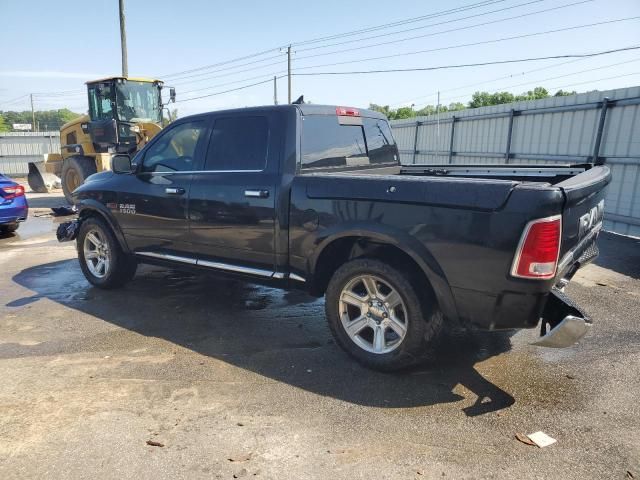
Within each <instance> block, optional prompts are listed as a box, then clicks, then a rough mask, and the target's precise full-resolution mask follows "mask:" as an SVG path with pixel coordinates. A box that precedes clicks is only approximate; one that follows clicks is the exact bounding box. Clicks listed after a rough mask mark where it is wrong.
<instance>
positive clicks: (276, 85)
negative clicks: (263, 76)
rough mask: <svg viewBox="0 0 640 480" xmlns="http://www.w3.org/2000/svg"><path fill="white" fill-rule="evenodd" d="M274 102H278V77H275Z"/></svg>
mask: <svg viewBox="0 0 640 480" xmlns="http://www.w3.org/2000/svg"><path fill="white" fill-rule="evenodd" d="M273 104H274V105H277V104H278V77H276V76H275V75H274V77H273Z"/></svg>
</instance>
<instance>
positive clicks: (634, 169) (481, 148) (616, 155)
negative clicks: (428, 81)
mask: <svg viewBox="0 0 640 480" xmlns="http://www.w3.org/2000/svg"><path fill="white" fill-rule="evenodd" d="M391 126H392V129H393V134H394V137H395V138H396V141H397V142H398V148H399V149H400V157H401V160H402V163H404V164H412V163H417V164H478V163H491V164H508V163H512V164H526V163H552V164H553V163H585V162H592V161H594V159H595V161H597V162H604V163H606V164H607V165H609V166H610V167H611V171H612V175H613V179H612V182H611V185H610V186H609V191H608V193H607V198H606V199H605V214H606V215H605V228H606V229H607V230H610V231H613V232H617V233H621V234H624V235H635V236H640V87H632V88H624V89H618V90H609V91H606V92H591V93H583V94H579V95H572V96H567V97H551V98H546V99H542V100H535V101H528V102H517V103H511V104H505V105H495V106H491V107H482V108H476V109H469V110H461V111H458V112H447V113H442V114H440V115H439V116H436V115H431V116H428V117H418V118H412V119H409V120H394V121H392V122H391Z"/></svg>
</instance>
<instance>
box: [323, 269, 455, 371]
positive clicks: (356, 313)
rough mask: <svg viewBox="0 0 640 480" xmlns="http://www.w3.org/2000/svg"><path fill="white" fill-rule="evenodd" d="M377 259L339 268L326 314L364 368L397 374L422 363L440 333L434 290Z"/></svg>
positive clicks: (342, 342) (337, 335) (336, 334)
mask: <svg viewBox="0 0 640 480" xmlns="http://www.w3.org/2000/svg"><path fill="white" fill-rule="evenodd" d="M415 284H416V283H415V282H412V281H410V279H409V276H408V275H406V274H403V273H401V272H399V271H398V270H396V269H395V268H393V267H391V266H390V265H387V264H386V263H383V262H381V261H378V260H371V259H356V260H352V261H350V262H348V263H346V264H345V265H343V266H342V267H340V268H339V269H338V270H337V271H336V272H335V274H334V275H333V277H332V278H331V281H330V282H329V287H328V288H327V292H326V303H325V308H326V314H327V320H328V321H329V326H330V328H331V332H332V333H333V335H334V338H335V339H336V341H337V343H338V344H339V345H340V346H341V347H342V348H343V349H344V350H346V352H347V353H349V355H351V356H352V357H354V358H355V359H356V360H358V361H359V362H360V363H362V364H363V365H365V366H366V367H369V368H373V369H376V370H382V371H392V370H398V369H401V368H405V367H408V366H411V365H413V364H416V363H419V362H420V361H422V360H424V359H425V358H426V357H427V355H428V353H429V351H430V349H429V345H430V343H432V342H433V341H434V340H435V338H436V337H437V335H438V333H439V332H440V330H441V328H442V323H443V321H442V314H441V313H440V310H439V309H438V306H437V304H436V302H435V299H434V298H433V295H432V294H431V292H430V291H420V292H417V291H416V289H415V287H414V285H415Z"/></svg>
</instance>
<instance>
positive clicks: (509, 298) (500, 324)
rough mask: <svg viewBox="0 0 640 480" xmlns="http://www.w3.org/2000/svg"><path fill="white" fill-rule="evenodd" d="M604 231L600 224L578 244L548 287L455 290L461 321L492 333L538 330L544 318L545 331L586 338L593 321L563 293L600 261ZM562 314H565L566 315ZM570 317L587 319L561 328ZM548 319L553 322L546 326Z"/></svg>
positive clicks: (532, 284)
mask: <svg viewBox="0 0 640 480" xmlns="http://www.w3.org/2000/svg"><path fill="white" fill-rule="evenodd" d="M601 228H602V225H601V224H600V225H598V226H597V227H596V228H594V229H593V230H592V231H591V232H590V233H589V234H588V235H587V236H586V237H585V238H583V239H582V241H580V243H578V245H576V246H575V247H574V248H572V249H571V250H570V251H568V252H567V253H566V254H565V255H564V256H563V257H562V259H561V261H560V262H559V265H558V270H557V272H558V273H557V274H556V277H555V279H553V280H549V281H548V282H545V283H544V284H543V283H541V282H538V281H536V280H533V281H524V282H522V281H521V282H519V283H518V284H514V285H513V289H512V290H506V291H502V292H500V293H497V294H496V293H492V292H484V291H475V290H467V289H460V288H452V292H453V294H454V298H455V302H456V307H457V309H458V312H459V314H460V318H461V319H462V320H463V321H465V322H467V323H472V324H474V325H477V326H479V327H482V328H488V329H490V330H494V329H495V330H497V329H510V328H534V327H536V326H537V325H539V324H540V322H541V319H543V323H544V325H546V327H545V328H547V327H548V328H550V329H551V330H553V329H555V328H560V327H561V328H560V329H559V330H558V331H557V332H556V333H555V334H554V335H558V333H559V332H561V331H567V332H569V333H571V332H577V333H575V335H577V336H578V338H579V337H581V336H583V335H584V334H585V333H586V332H587V331H588V328H589V325H590V321H589V320H588V318H587V317H586V316H585V315H583V314H582V312H580V310H579V309H578V307H576V306H575V305H574V304H573V302H571V300H570V299H568V298H567V297H566V296H564V295H563V294H562V291H563V290H564V287H565V286H566V285H567V284H568V283H569V281H570V280H571V279H572V278H573V276H574V275H575V273H576V272H577V271H578V270H579V269H580V268H582V267H584V266H585V265H587V264H589V263H591V262H592V261H593V260H594V259H596V258H597V256H598V246H597V244H596V240H597V237H598V234H599V233H600V230H601ZM545 285H546V287H545ZM559 303H564V304H566V306H564V307H563V306H561V305H559ZM571 309H573V310H571ZM562 312H565V314H564V315H562ZM567 316H571V317H576V318H577V319H583V320H585V319H586V320H585V321H584V322H582V323H580V322H579V321H577V320H576V319H571V318H570V319H567V321H566V322H564V324H563V325H562V326H561V325H560V324H561V323H562V322H563V320H564V319H565V317H567ZM544 319H549V321H547V322H546V323H545V322H544ZM585 322H586V324H587V325H586V326H585V325H584V324H585ZM547 333H548V332H547V331H545V332H542V335H546V334H547ZM571 335H574V333H571Z"/></svg>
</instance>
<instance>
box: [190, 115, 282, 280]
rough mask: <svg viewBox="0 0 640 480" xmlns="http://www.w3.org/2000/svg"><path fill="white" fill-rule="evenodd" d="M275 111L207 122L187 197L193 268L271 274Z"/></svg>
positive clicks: (276, 147) (276, 153)
mask: <svg viewBox="0 0 640 480" xmlns="http://www.w3.org/2000/svg"><path fill="white" fill-rule="evenodd" d="M275 118H276V117H275V113H271V112H264V113H262V112H261V113H257V114H256V113H251V112H247V113H244V114H243V113H234V114H230V115H224V114H222V115H216V116H213V117H212V118H211V135H210V138H209V142H208V146H207V150H206V155H205V163H204V168H203V170H202V171H201V172H198V173H197V174H194V176H193V179H192V183H191V191H190V197H189V221H190V242H192V243H193V248H194V251H195V252H197V253H198V259H199V260H198V264H201V265H203V266H209V267H212V268H219V269H222V270H227V271H237V272H241V273H242V272H244V273H251V274H257V275H263V276H271V275H272V274H273V272H274V264H275V235H274V229H275V226H276V221H275V220H276V219H275V199H276V191H275V189H276V185H277V178H278V167H279V163H280V158H279V155H280V150H281V148H280V145H279V143H280V142H279V139H278V135H277V133H278V132H277V131H276V130H275V129H274V119H275Z"/></svg>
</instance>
